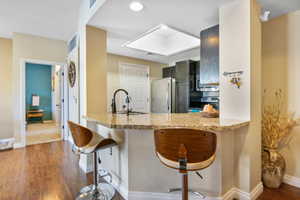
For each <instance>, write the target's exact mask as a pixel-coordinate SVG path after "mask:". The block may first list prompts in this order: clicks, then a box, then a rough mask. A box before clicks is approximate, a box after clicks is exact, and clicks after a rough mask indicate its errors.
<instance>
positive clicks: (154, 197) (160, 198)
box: [127, 192, 222, 200]
mask: <svg viewBox="0 0 300 200" xmlns="http://www.w3.org/2000/svg"><path fill="white" fill-rule="evenodd" d="M128 196H129V197H128V199H127V200H181V199H182V197H181V194H178V193H177V194H173V193H152V192H129V195H128ZM199 199H201V198H199V197H198V196H196V195H192V194H190V195H189V200H199ZM221 199H222V198H220V197H206V198H205V200H221Z"/></svg>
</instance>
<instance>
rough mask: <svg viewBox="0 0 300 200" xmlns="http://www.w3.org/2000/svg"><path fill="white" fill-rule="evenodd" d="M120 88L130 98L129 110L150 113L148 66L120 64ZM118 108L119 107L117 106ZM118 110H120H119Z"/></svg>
mask: <svg viewBox="0 0 300 200" xmlns="http://www.w3.org/2000/svg"><path fill="white" fill-rule="evenodd" d="M119 71H120V86H121V88H123V89H125V90H127V91H128V93H129V96H130V97H131V103H130V106H131V109H132V110H133V111H137V112H143V113H149V112H150V78H149V66H146V65H138V64H129V63H120V66H119ZM119 107H120V106H119ZM119 109H120V108H119Z"/></svg>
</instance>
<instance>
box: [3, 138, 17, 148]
mask: <svg viewBox="0 0 300 200" xmlns="http://www.w3.org/2000/svg"><path fill="white" fill-rule="evenodd" d="M14 143H15V138H6V139H0V150H7V149H12V148H13V147H14Z"/></svg>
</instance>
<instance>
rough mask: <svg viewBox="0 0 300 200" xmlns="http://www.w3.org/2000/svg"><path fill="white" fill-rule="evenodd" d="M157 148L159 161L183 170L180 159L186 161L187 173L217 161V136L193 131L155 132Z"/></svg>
mask: <svg viewBox="0 0 300 200" xmlns="http://www.w3.org/2000/svg"><path fill="white" fill-rule="evenodd" d="M154 137H155V148H156V155H157V156H158V158H159V160H160V161H161V162H162V163H163V164H164V165H166V166H167V167H170V168H174V169H178V170H182V168H181V166H180V159H184V158H185V159H186V163H187V166H186V171H197V170H201V169H204V168H207V167H208V166H210V165H211V164H212V163H213V161H214V160H215V153H216V147H217V136H216V134H214V133H211V132H207V131H201V130H193V129H160V130H155V133H154Z"/></svg>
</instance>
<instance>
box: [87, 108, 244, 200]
mask: <svg viewBox="0 0 300 200" xmlns="http://www.w3.org/2000/svg"><path fill="white" fill-rule="evenodd" d="M86 119H87V121H88V126H89V128H91V129H93V130H94V131H96V132H97V133H98V134H101V135H102V136H104V137H112V138H114V139H115V140H117V141H118V142H119V145H118V147H114V148H113V149H112V150H108V151H101V152H100V156H101V159H102V161H103V162H102V164H101V165H100V167H102V168H104V169H106V170H109V172H110V173H111V174H112V177H113V185H114V186H115V187H116V188H117V189H118V190H119V192H120V193H121V194H122V196H124V197H125V198H126V199H147V198H148V197H149V196H151V197H152V198H153V195H156V196H157V198H158V199H177V198H178V199H179V196H177V195H178V194H173V193H172V194H171V193H167V192H168V189H169V188H177V187H180V175H179V174H178V173H177V171H176V170H170V169H168V168H166V167H164V166H163V165H161V163H160V162H159V160H158V159H157V158H156V156H155V151H154V136H153V131H154V129H160V128H192V129H199V130H205V131H211V132H214V133H216V134H217V138H218V144H217V154H216V155H217V156H216V160H215V162H214V163H213V165H211V166H210V167H209V168H207V169H205V170H202V171H201V172H200V173H201V174H202V176H203V177H204V179H200V178H199V177H198V176H197V175H195V174H194V173H191V175H190V181H189V182H190V189H193V190H195V191H199V192H203V193H204V194H206V195H207V196H208V197H221V196H223V195H224V192H227V191H228V190H230V189H231V188H232V187H233V184H234V183H233V180H232V178H229V177H234V176H235V171H234V168H235V167H234V166H235V162H236V159H238V157H239V156H238V155H235V152H234V151H235V148H236V147H235V144H234V135H235V131H236V130H239V129H243V128H247V126H248V125H249V122H248V121H238V120H229V119H219V118H214V119H213V118H203V117H201V114H199V113H185V114H135V115H129V116H127V115H126V114H111V113H103V114H88V115H87V116H86ZM108 180H109V179H108ZM195 199H196V198H195Z"/></svg>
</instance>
